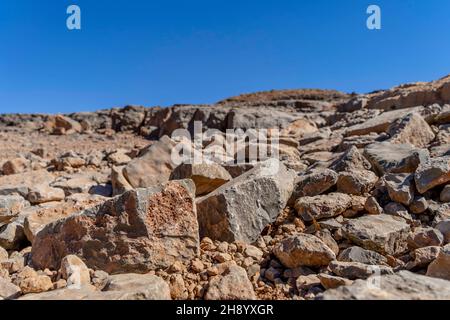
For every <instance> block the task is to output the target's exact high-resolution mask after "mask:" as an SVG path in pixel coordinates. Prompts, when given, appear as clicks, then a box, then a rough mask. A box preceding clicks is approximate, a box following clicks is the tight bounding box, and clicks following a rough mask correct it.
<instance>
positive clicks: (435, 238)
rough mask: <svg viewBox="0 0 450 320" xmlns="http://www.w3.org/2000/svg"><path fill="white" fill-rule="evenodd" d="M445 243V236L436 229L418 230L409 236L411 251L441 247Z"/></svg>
mask: <svg viewBox="0 0 450 320" xmlns="http://www.w3.org/2000/svg"><path fill="white" fill-rule="evenodd" d="M443 242H444V236H443V235H442V233H441V232H440V231H439V230H437V229H434V228H418V229H416V230H414V232H412V233H411V234H410V235H409V236H408V246H409V247H410V248H411V249H418V248H423V247H429V246H440V245H442V243H443Z"/></svg>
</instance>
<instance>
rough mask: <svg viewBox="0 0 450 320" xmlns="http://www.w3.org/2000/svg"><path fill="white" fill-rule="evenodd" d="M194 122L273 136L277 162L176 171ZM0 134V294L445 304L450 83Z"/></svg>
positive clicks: (24, 122) (241, 102)
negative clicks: (182, 136) (181, 135)
mask: <svg viewBox="0 0 450 320" xmlns="http://www.w3.org/2000/svg"><path fill="white" fill-rule="evenodd" d="M194 121H200V122H202V124H203V128H204V129H216V130H218V131H217V133H216V136H215V137H214V138H215V140H214V142H215V143H218V142H220V143H221V144H223V143H224V141H225V140H224V139H223V135H222V133H223V132H225V130H227V129H236V128H241V129H244V130H245V129H251V128H266V129H274V128H276V129H280V130H281V135H280V140H279V141H280V145H279V146H278V152H279V155H280V156H279V158H278V159H270V160H266V161H260V162H259V163H252V164H249V163H247V164H233V163H227V164H223V165H222V164H217V163H214V162H206V163H203V164H182V165H179V166H176V165H174V163H173V162H172V159H171V151H172V149H173V147H174V146H175V145H176V144H177V143H179V142H180V140H176V139H173V137H172V134H173V133H174V131H175V130H176V129H182V128H185V129H187V130H189V131H191V132H192V130H193V127H194ZM220 132H222V133H220ZM0 138H1V144H0V299H32V300H34V299H295V300H305V299H306V300H308V299H450V244H449V242H450V77H447V78H443V79H440V80H438V81H434V82H430V83H414V84H407V85H401V86H398V87H395V88H392V89H390V90H386V91H377V92H373V93H370V94H366V95H356V94H344V93H340V92H336V91H322V90H290V91H272V92H262V93H256V94H248V95H242V96H239V97H234V98H230V99H227V100H224V101H221V102H219V103H217V104H215V105H176V106H173V107H170V108H158V107H154V108H144V107H137V106H128V107H125V108H116V109H111V110H102V111H98V112H92V113H75V114H67V115H57V116H54V115H38V114H36V115H14V114H13V115H0ZM209 142H210V141H209ZM184 143H187V142H186V141H184ZM207 147H208V141H207V142H205V143H204V145H203V146H198V145H195V146H194V148H196V151H195V152H199V151H200V149H202V148H207ZM275 168H276V169H277V170H272V169H275Z"/></svg>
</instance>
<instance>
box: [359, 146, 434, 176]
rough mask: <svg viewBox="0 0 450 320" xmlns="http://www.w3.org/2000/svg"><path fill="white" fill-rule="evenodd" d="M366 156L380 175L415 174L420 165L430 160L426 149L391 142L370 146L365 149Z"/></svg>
mask: <svg viewBox="0 0 450 320" xmlns="http://www.w3.org/2000/svg"><path fill="white" fill-rule="evenodd" d="M364 155H365V156H366V158H367V159H368V160H369V161H370V163H371V164H372V166H373V168H374V169H375V170H376V171H377V172H378V173H379V174H380V175H383V174H385V173H412V172H415V171H416V169H417V167H418V166H419V164H420V163H423V162H425V161H426V160H427V159H428V158H429V152H428V151H427V150H425V149H416V148H414V147H413V146H411V145H408V144H392V143H389V142H379V143H373V144H370V145H368V146H367V147H366V148H365V149H364Z"/></svg>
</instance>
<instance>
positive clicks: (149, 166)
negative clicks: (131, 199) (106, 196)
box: [123, 136, 176, 188]
mask: <svg viewBox="0 0 450 320" xmlns="http://www.w3.org/2000/svg"><path fill="white" fill-rule="evenodd" d="M175 145H176V143H175V141H173V140H172V139H170V138H169V137H167V136H164V137H162V138H161V139H160V140H159V141H158V142H156V143H154V144H152V145H151V146H150V147H148V148H147V149H146V150H145V151H144V152H143V154H142V155H141V156H140V157H138V158H135V159H133V160H132V161H130V162H129V163H128V164H127V165H126V166H125V168H123V175H124V176H125V178H126V179H127V180H128V182H129V183H130V184H131V186H133V188H147V187H151V186H153V185H155V184H157V183H163V182H166V181H168V180H169V177H170V173H171V172H172V170H173V169H174V167H175V165H174V164H173V162H172V158H171V155H172V150H173V148H174V147H175Z"/></svg>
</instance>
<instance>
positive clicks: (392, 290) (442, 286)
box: [323, 271, 450, 300]
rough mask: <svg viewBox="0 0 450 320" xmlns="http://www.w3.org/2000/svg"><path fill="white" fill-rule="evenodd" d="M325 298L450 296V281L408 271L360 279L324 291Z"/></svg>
mask: <svg viewBox="0 0 450 320" xmlns="http://www.w3.org/2000/svg"><path fill="white" fill-rule="evenodd" d="M323 299H325V300H449V299H450V281H446V280H442V279H434V278H431V277H426V276H422V275H418V274H414V273H411V272H408V271H400V272H399V273H396V274H392V275H391V274H389V275H384V276H372V277H370V278H369V279H367V280H357V281H355V282H354V283H353V284H352V285H350V286H345V287H339V288H337V289H334V290H328V291H326V292H325V293H324V295H323Z"/></svg>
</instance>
